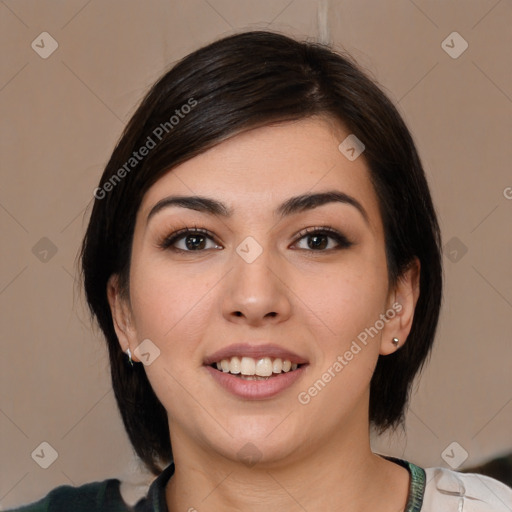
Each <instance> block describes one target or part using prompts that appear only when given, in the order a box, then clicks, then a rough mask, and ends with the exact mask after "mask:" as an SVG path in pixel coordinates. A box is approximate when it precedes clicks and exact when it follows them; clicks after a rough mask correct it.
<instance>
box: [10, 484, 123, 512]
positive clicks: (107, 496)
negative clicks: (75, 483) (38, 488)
mask: <svg viewBox="0 0 512 512" xmlns="http://www.w3.org/2000/svg"><path fill="white" fill-rule="evenodd" d="M129 510H130V509H129V507H128V506H127V505H126V503H125V502H124V501H123V499H122V498H121V494H120V492H119V480H117V479H109V480H104V481H103V482H92V483H89V484H85V485H82V486H80V487H72V486H70V485H61V486H59V487H57V488H55V489H53V490H52V491H51V492H50V493H48V494H47V495H46V496H45V497H44V498H42V499H41V500H39V501H36V502H34V503H30V504H28V505H23V506H20V507H18V508H15V509H10V510H8V511H6V512H69V511H73V512H96V511H97V512H100V511H101V512H127V511H129Z"/></svg>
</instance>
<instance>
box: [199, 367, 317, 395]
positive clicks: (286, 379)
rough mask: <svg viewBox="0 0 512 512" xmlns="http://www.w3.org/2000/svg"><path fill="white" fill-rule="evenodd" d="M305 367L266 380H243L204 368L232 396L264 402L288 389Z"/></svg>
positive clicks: (210, 368)
mask: <svg viewBox="0 0 512 512" xmlns="http://www.w3.org/2000/svg"><path fill="white" fill-rule="evenodd" d="M306 367H307V365H305V366H299V368H297V369H296V370H293V371H289V372H287V373H280V374H279V375H276V376H275V377H270V378H269V379H267V380H243V379H241V378H240V377H237V376H236V375H232V374H231V373H224V372H222V371H219V370H217V369H216V368H213V367H212V366H205V367H204V368H205V370H206V371H207V372H209V374H210V375H211V376H212V377H213V379H214V380H215V381H216V382H217V383H218V384H220V386H222V387H223V388H224V389H225V390H227V391H229V392H230V393H232V394H233V395H235V396H237V397H239V398H243V399H245V400H264V399H268V398H272V397H274V396H276V395H278V394H279V393H281V392H283V391H284V390H285V389H288V388H290V387H291V386H292V385H293V384H294V383H295V382H296V381H297V380H298V379H300V378H301V377H302V376H303V375H304V372H305V369H306Z"/></svg>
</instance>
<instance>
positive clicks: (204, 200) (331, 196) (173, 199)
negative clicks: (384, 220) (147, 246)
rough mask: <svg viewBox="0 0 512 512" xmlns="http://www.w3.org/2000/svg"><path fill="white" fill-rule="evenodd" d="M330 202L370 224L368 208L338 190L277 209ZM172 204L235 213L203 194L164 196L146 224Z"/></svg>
mask: <svg viewBox="0 0 512 512" xmlns="http://www.w3.org/2000/svg"><path fill="white" fill-rule="evenodd" d="M328 203H343V204H348V205H351V206H353V207H354V208H356V209H357V210H358V211H359V213H360V214H361V215H362V216H363V218H364V220H365V222H366V223H367V224H368V225H369V224H370V221H369V217H368V214H367V212H366V210H365V209H364V208H363V206H362V205H361V203H360V202H359V201H358V200H357V199H355V198H354V197H352V196H350V195H348V194H345V193H344V192H340V191H338V190H329V191H326V192H320V193H316V194H311V193H310V194H302V195H300V196H295V197H291V198H289V199H287V200H286V201H285V202H284V203H282V204H281V205H279V206H278V207H277V209H276V212H275V213H276V214H277V215H278V216H279V217H281V218H283V217H286V216H289V215H293V214H296V213H300V212H303V211H306V210H312V209H313V208H318V207H319V206H323V205H324V204H328ZM172 206H179V207H181V208H188V209H190V210H196V211H198V212H203V213H208V214H210V215H215V216H218V217H224V218H229V217H231V216H232V215H233V210H232V209H230V208H228V207H227V206H226V205H225V204H223V203H221V202H220V201H217V200H216V199H211V198H208V197H203V196H168V197H164V198H163V199H161V200H160V201H158V203H156V204H155V205H154V206H153V208H151V211H150V212H149V214H148V217H147V220H146V224H147V223H149V221H150V219H151V218H152V217H153V216H155V215H156V214H157V213H158V212H160V211H162V210H164V209H165V208H169V207H172Z"/></svg>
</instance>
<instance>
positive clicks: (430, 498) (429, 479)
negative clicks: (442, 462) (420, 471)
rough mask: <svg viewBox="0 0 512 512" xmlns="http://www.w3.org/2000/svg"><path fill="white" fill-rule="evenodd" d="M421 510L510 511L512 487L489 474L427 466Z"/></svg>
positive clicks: (427, 511) (432, 511) (425, 511)
mask: <svg viewBox="0 0 512 512" xmlns="http://www.w3.org/2000/svg"><path fill="white" fill-rule="evenodd" d="M425 475H426V486H425V494H424V497H423V506H422V508H421V512H434V511H438V510H444V511H446V512H449V511H452V510H453V511H454V512H456V511H457V512H458V511H462V510H463V511H464V512H510V511H511V510H512V488H510V487H508V486H506V485H505V484H504V483H502V482H499V481H498V480H495V479H494V478H490V477H488V476H484V475H479V474H476V473H459V472H457V471H452V470H449V469H446V468H426V469H425Z"/></svg>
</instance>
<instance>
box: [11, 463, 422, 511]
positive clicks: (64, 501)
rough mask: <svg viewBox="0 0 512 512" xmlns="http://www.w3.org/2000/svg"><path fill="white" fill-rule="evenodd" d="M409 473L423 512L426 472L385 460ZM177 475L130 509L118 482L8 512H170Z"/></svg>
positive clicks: (410, 506)
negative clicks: (171, 484) (169, 489)
mask: <svg viewBox="0 0 512 512" xmlns="http://www.w3.org/2000/svg"><path fill="white" fill-rule="evenodd" d="M385 458H386V459H388V460H391V461H393V462H396V463H397V464H400V465H401V466H403V467H404V468H406V469H408V470H409V473H410V474H411V483H410V486H409V498H408V500H407V506H406V508H405V512H420V510H421V504H422V502H423V494H424V492H425V480H426V479H425V471H424V470H423V469H422V468H420V467H418V466H415V465H414V464H412V463H411V462H407V461H404V460H401V459H397V458H394V457H385ZM173 474H174V463H171V464H170V465H169V466H167V467H166V468H165V469H164V471H163V472H162V473H161V474H160V475H159V476H158V477H157V478H156V479H155V480H154V481H153V483H152V484H151V486H150V487H149V491H148V494H147V496H146V497H145V498H142V499H141V500H139V501H138V502H137V504H136V505H135V506H134V507H130V506H128V505H127V504H126V503H125V502H124V501H123V499H122V497H121V493H120V491H119V485H120V481H119V480H118V479H109V480H104V481H103V482H93V483H90V484H86V485H82V486H80V487H71V486H69V485H63V486H60V487H57V488H56V489H54V490H53V491H51V492H50V493H49V494H48V495H47V496H46V497H45V498H43V499H42V500H40V501H37V502H35V503H32V504H30V505H25V506H22V507H20V508H16V509H11V510H10V511H7V512H168V510H167V504H166V501H165V486H166V485H167V482H168V481H169V479H170V478H171V477H172V475H173Z"/></svg>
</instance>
